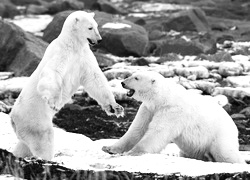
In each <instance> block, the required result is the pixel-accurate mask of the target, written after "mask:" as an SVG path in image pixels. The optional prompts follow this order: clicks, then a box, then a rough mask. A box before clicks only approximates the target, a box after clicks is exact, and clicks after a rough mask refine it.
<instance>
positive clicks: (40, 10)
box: [25, 4, 49, 14]
mask: <svg viewBox="0 0 250 180" xmlns="http://www.w3.org/2000/svg"><path fill="white" fill-rule="evenodd" d="M48 11H49V9H48V8H47V7H45V6H43V5H36V4H30V5H28V6H27V8H26V10H25V13H26V14H45V13H47V12H48Z"/></svg>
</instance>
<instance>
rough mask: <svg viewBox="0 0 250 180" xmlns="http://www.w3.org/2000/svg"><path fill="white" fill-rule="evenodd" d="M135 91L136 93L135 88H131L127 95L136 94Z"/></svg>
mask: <svg viewBox="0 0 250 180" xmlns="http://www.w3.org/2000/svg"><path fill="white" fill-rule="evenodd" d="M134 93H135V90H134V89H130V90H129V91H128V92H127V96H128V97H131V96H133V95H134Z"/></svg>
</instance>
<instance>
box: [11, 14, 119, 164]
mask: <svg viewBox="0 0 250 180" xmlns="http://www.w3.org/2000/svg"><path fill="white" fill-rule="evenodd" d="M93 17H94V13H87V12H84V11H76V12H73V13H72V14H70V15H69V16H68V18H67V19H66V20H65V23H64V25H63V27H62V31H61V33H60V35H59V36H58V38H56V39H55V40H54V41H53V42H51V44H50V45H49V46H48V47H47V49H46V51H45V54H44V56H43V58H42V60H41V62H40V64H39V65H38V67H37V69H36V70H35V71H34V72H33V74H32V75H31V76H30V78H29V81H28V82H27V84H26V86H25V87H24V88H23V90H22V92H21V93H20V95H19V97H18V99H17V101H16V102H15V104H14V106H13V109H12V111H11V114H10V116H11V120H12V126H13V128H14V131H15V133H16V135H17V137H18V139H19V142H18V144H17V146H16V147H15V149H14V152H13V153H14V154H15V155H16V156H19V157H28V156H35V157H40V158H43V159H45V160H51V159H52V158H53V155H54V153H53V150H54V142H53V141H54V135H53V134H54V132H53V125H52V118H53V116H54V114H55V113H56V112H57V111H58V110H60V109H61V108H62V107H63V106H64V104H65V103H67V102H69V101H70V99H71V97H72V95H73V94H74V93H75V92H76V91H77V89H78V87H79V86H80V85H82V86H83V87H84V89H85V90H86V91H87V93H88V94H89V95H90V96H91V97H93V98H94V99H96V100H97V102H98V104H99V105H100V106H101V107H102V108H103V110H105V111H106V113H107V114H108V115H112V114H114V115H116V116H117V117H119V116H123V107H122V106H120V105H119V104H117V103H116V101H115V99H114V96H113V94H112V92H111V90H110V87H109V84H108V81H107V79H106V77H105V76H104V74H103V73H102V71H101V69H100V68H99V66H98V63H97V61H96V58H95V56H94V54H93V52H92V51H91V50H90V46H89V44H90V45H95V44H97V43H98V42H100V41H101V39H102V38H101V36H100V34H99V32H98V29H97V23H96V21H95V20H94V18H93Z"/></svg>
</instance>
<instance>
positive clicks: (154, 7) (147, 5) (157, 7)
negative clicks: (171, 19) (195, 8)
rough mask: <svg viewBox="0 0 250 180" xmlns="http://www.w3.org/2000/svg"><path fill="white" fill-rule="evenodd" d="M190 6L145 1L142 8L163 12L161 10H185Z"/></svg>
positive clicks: (147, 10) (148, 10) (145, 10)
mask: <svg viewBox="0 0 250 180" xmlns="http://www.w3.org/2000/svg"><path fill="white" fill-rule="evenodd" d="M188 8H190V6H184V5H176V4H167V3H144V4H142V6H141V9H142V10H143V11H144V12H161V11H173V10H177V9H178V10H184V9H188Z"/></svg>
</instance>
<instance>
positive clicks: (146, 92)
mask: <svg viewBox="0 0 250 180" xmlns="http://www.w3.org/2000/svg"><path fill="white" fill-rule="evenodd" d="M164 79H165V78H164V77H163V76H162V75H160V74H159V73H156V72H153V71H142V72H136V73H134V74H132V76H130V77H128V78H127V79H125V80H124V81H123V82H122V86H123V88H125V89H128V90H129V91H128V93H127V96H129V97H133V98H134V99H136V100H138V101H142V102H144V101H148V100H151V99H153V98H154V97H155V95H158V91H159V88H158V87H159V85H161V84H162V80H164Z"/></svg>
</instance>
